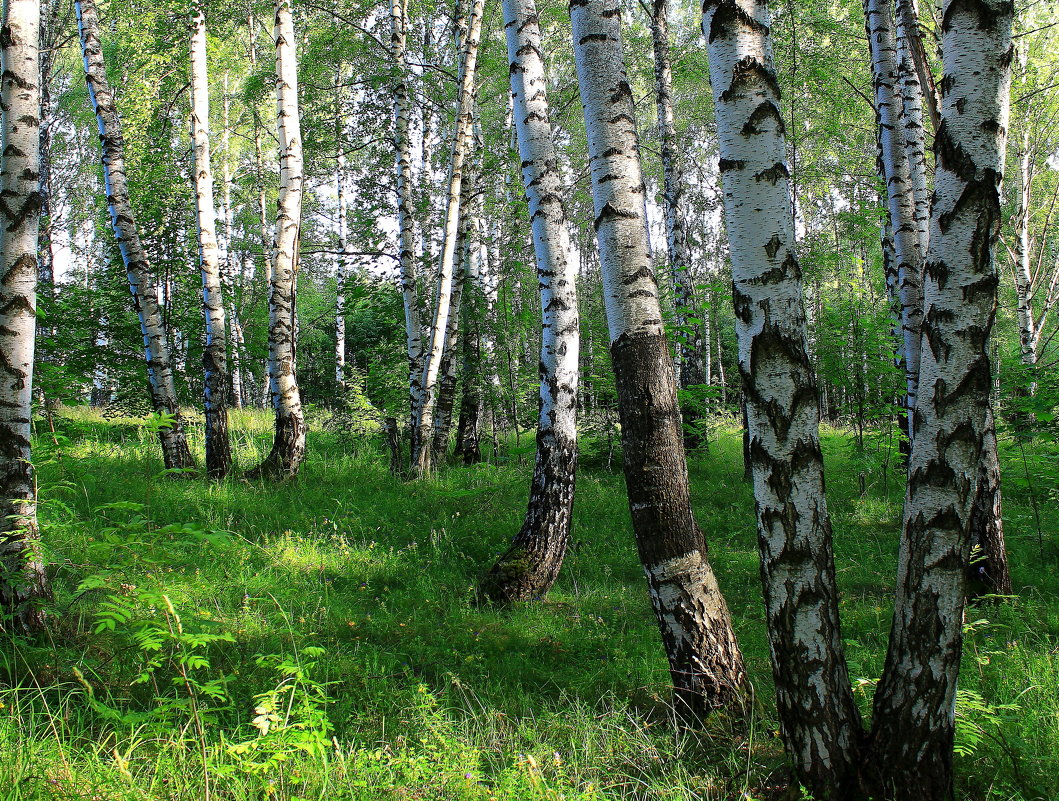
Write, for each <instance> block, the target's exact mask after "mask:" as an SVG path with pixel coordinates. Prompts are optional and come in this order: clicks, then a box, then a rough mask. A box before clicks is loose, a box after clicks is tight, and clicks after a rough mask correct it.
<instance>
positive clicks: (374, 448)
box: [0, 409, 1059, 801]
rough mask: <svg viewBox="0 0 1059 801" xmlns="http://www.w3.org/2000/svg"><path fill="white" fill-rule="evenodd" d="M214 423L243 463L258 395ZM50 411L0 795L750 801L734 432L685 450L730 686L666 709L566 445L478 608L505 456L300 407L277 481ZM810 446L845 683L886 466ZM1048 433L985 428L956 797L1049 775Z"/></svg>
mask: <svg viewBox="0 0 1059 801" xmlns="http://www.w3.org/2000/svg"><path fill="white" fill-rule="evenodd" d="M232 422H233V432H234V441H235V442H236V443H237V451H238V459H239V461H240V463H241V464H242V466H244V467H249V466H252V465H253V464H254V463H255V461H256V459H257V458H259V457H260V456H261V455H262V453H263V452H264V451H265V450H266V448H267V445H268V437H269V425H270V420H269V418H268V417H267V416H265V415H263V414H260V413H245V412H244V413H236V414H234V415H233V421H232ZM56 425H57V432H58V435H59V436H58V443H59V444H58V447H56V445H55V443H54V442H52V439H51V436H50V434H49V433H48V431H47V428H46V426H44V425H43V424H39V429H40V430H39V431H38V440H37V445H38V458H39V459H41V460H42V462H43V463H42V464H41V466H40V469H39V480H40V488H41V489H40V494H41V509H40V515H41V522H42V527H43V531H44V540H45V545H46V548H47V552H48V555H49V558H50V559H51V560H52V561H53V562H54V563H55V565H56V569H55V577H54V581H55V585H56V589H57V602H56V603H57V608H58V614H57V615H56V617H55V619H54V622H53V629H52V630H51V631H50V632H49V633H48V634H47V636H45V637H43V638H40V639H36V640H26V639H14V640H11V639H5V640H4V645H3V647H2V657H0V688H4V689H0V704H2V705H3V707H2V708H0V799H4V800H5V801H6V800H8V799H10V801H15V800H16V799H17V800H18V801H23V800H25V799H59V798H63V799H66V798H69V799H74V798H76V799H97V798H98V799H202V798H203V797H204V796H205V791H206V785H207V783H208V785H209V793H210V797H211V798H217V799H267V798H277V799H296V798H304V799H309V798H313V799H328V800H330V799H482V800H483V801H485V800H486V799H490V798H496V799H535V798H539V799H603V798H606V799H619V798H620V799H634V798H635V799H688V800H689V801H690V799H734V798H741V797H748V798H749V797H756V798H764V797H767V796H768V792H769V789H768V788H769V787H771V786H774V785H776V784H778V783H781V782H782V768H783V755H782V750H781V748H780V745H779V741H778V739H777V736H776V726H777V724H776V722H775V711H774V704H773V700H772V690H771V674H770V668H769V665H768V649H767V644H766V641H765V631H764V623H763V610H762V605H761V600H760V585H759V578H758V566H757V553H756V543H755V533H754V521H753V499H752V495H751V492H750V488H749V487H748V486H746V485H744V484H743V483H742V481H741V474H742V466H741V462H740V450H739V446H740V443H739V439H738V434H737V432H735V431H733V430H722V431H721V432H720V434H719V437H718V439H717V440H716V441H715V442H714V443H713V446H712V448H711V450H710V452H709V453H708V454H704V455H697V456H695V457H694V458H693V460H692V463H691V465H690V475H691V483H692V495H693V500H694V504H695V510H696V514H697V516H698V519H699V522H700V523H701V525H702V526H703V528H704V530H705V531H706V535H707V539H708V542H709V543H710V548H711V558H712V561H713V563H714V565H715V568H716V570H717V572H718V574H719V577H720V580H721V585H722V589H723V590H724V592H725V593H726V597H727V599H728V603H729V606H730V608H731V610H732V613H733V615H734V618H735V625H736V629H737V632H738V635H739V637H740V642H741V644H742V647H743V650H744V654H745V656H746V659H747V663H748V668H749V671H750V675H751V682H752V685H753V691H754V703H753V705H752V709H751V710H750V714H749V715H748V716H747V717H745V718H734V717H730V716H728V715H725V714H718V715H716V716H715V717H714V718H713V719H712V720H710V721H709V722H708V724H707V725H706V727H705V729H704V730H703V731H701V732H696V733H693V734H683V735H678V734H677V733H676V732H675V731H674V728H673V726H672V724H671V719H670V709H669V706H668V690H667V685H668V675H667V670H666V665H665V659H664V655H663V653H662V649H661V645H660V641H659V637H658V633H657V629H656V627H655V622H654V619H653V616H652V613H651V610H650V606H649V603H648V600H647V594H646V591H645V586H644V580H643V575H642V572H641V569H640V567H639V564H638V562H637V559H636V553H635V546H634V541H633V536H632V531H631V528H630V524H629V518H628V510H627V506H626V500H625V496H624V487H623V481H622V478H621V475H620V473H611V472H608V471H606V470H605V469H603V468H602V466H600V465H593V464H591V463H590V464H586V466H585V467H584V469H583V470H582V472H581V474H580V475H579V477H578V494H577V501H576V505H575V519H574V530H573V538H572V539H573V546H572V548H571V551H570V553H569V555H568V557H567V560H566V563H565V565H564V567H563V573H562V576H561V577H560V579H559V582H558V584H557V585H556V587H555V588H554V589H553V591H552V592H551V593H550V594H549V596H548V598H547V600H545V601H544V602H542V603H535V604H526V605H521V606H518V607H517V608H514V609H511V610H508V611H498V610H495V609H491V608H481V607H478V606H476V605H475V603H474V592H473V588H474V585H475V582H476V580H477V578H478V576H479V575H480V574H481V573H482V572H483V571H484V570H485V569H486V568H488V566H489V565H490V564H491V561H492V559H493V558H495V556H496V555H497V554H499V553H500V552H501V551H502V550H503V548H504V547H505V545H506V543H507V541H508V539H509V538H510V537H511V535H512V534H513V533H514V532H515V531H516V530H517V528H518V526H519V525H520V523H521V518H522V514H523V511H524V507H525V502H526V493H527V487H528V481H529V474H530V465H529V464H528V463H524V464H504V465H501V466H495V465H480V466H477V467H473V468H464V467H452V468H449V469H446V470H443V471H442V472H441V473H440V474H439V475H438V476H437V477H436V478H434V479H431V480H430V481H426V482H421V483H404V482H402V481H400V480H398V479H396V478H394V477H392V476H391V475H389V473H388V472H387V467H386V465H387V459H386V458H385V457H384V455H383V454H382V453H381V451H380V450H379V447H380V446H379V444H378V443H376V442H373V441H370V440H357V439H354V438H352V437H351V436H349V435H344V434H341V433H334V432H331V433H329V432H327V431H326V430H323V429H321V427H320V426H317V427H316V428H315V429H314V430H313V432H312V433H311V434H310V442H309V457H308V459H307V461H306V464H305V466H304V468H303V470H302V474H301V476H300V478H299V479H298V480H297V481H295V482H289V483H283V484H266V483H249V482H246V481H243V480H241V479H232V480H229V481H226V482H223V483H219V484H208V483H206V482H205V481H203V480H190V481H180V480H167V479H162V478H159V477H158V473H159V471H160V462H159V458H158V451H157V444H156V442H155V440H154V437H153V436H152V435H150V434H149V433H147V432H146V431H145V430H144V429H143V428H142V426H140V425H139V424H138V423H137V422H136V421H130V420H115V421H105V420H102V419H101V418H99V417H97V416H96V415H94V414H93V413H91V412H88V411H87V410H81V409H72V410H65V411H64V412H63V413H62V416H61V417H60V418H59V419H58V420H57V423H56ZM824 445H825V454H826V460H827V467H828V481H829V483H828V492H829V504H830V508H831V511H832V514H833V517H834V528H835V551H836V559H837V566H838V573H839V581H840V586H841V590H842V604H843V608H842V614H843V625H844V633H845V636H846V640H847V644H848V649H849V651H848V656H849V660H850V665H851V671H852V674H853V676H854V677H856V678H857V679H858V681H859V682H860V688H861V689H860V692H859V697H860V698H861V700H862V702H863V703H864V705H865V709H867V705H868V701H869V694H870V688H871V681H872V680H874V679H875V678H877V677H878V675H879V673H880V670H881V664H882V658H883V655H884V651H885V647H886V637H887V633H888V630H889V623H890V612H891V604H892V601H891V598H892V585H893V576H894V572H895V557H896V550H897V532H898V518H899V514H900V506H901V492H902V491H903V487H902V486H901V481H900V476H899V475H898V473H897V472H896V471H895V470H893V468H892V465H891V470H890V472H889V473H888V474H885V475H884V473H883V472H882V468H881V467H880V466H878V464H877V462H878V461H879V460H878V459H877V458H868V457H863V456H857V455H856V454H855V453H854V452H853V450H852V448H851V447H850V445H849V443H848V439H847V438H846V437H845V436H844V435H843V434H842V433H841V432H836V431H828V432H826V433H825V441H824ZM1054 457H1055V454H1054V453H1052V452H1051V451H1049V450H1048V448H1046V447H1044V446H1035V448H1034V449H1033V450H1032V451H1031V452H1030V453H1029V454H1028V456H1027V461H1026V465H1025V469H1024V465H1023V462H1022V455H1021V453H1020V452H1019V451H1018V450H1017V449H1013V448H1011V447H1008V448H1006V449H1005V453H1004V462H1005V468H1006V472H1005V480H1006V481H1007V484H1006V485H1005V488H1006V497H1005V518H1006V523H1007V536H1008V540H1009V547H1010V550H1011V559H1012V566H1013V573H1014V578H1015V583H1016V586H1017V593H1018V596H1017V597H1016V598H1015V599H1014V600H1012V601H1010V602H1008V603H1006V604H1003V605H1000V606H986V607H983V608H981V609H977V610H973V611H972V614H971V615H969V618H968V619H969V620H987V621H988V622H980V623H978V624H977V625H975V626H974V627H973V629H972V631H971V632H970V634H969V637H968V641H967V649H966V660H965V665H964V673H963V679H962V683H961V687H962V689H963V691H964V694H963V695H962V700H961V704H960V709H959V714H960V720H961V726H960V735H959V742H958V746H959V749H960V752H961V754H960V756H959V757H958V773H959V780H958V781H959V785H958V791H957V795H958V797H959V798H961V799H987V798H988V799H1021V801H1030V800H1031V799H1045V800H1046V801H1051V799H1055V798H1059V778H1057V777H1059V653H1057V652H1059V648H1057V646H1059V601H1057V600H1056V599H1057V595H1059V593H1057V590H1059V577H1057V571H1056V561H1057V560H1056V556H1057V554H1056V535H1055V532H1056V531H1057V523H1059V514H1057V512H1056V509H1055V507H1056V504H1055V498H1054V497H1050V496H1049V490H1053V491H1054V487H1055V481H1054V476H1055V471H1054V470H1053V468H1052V465H1054V464H1055V459H1054ZM200 458H201V453H200ZM586 461H589V462H590V461H591V460H586ZM872 465H874V466H873V467H871V469H869V466H872ZM862 471H863V472H864V473H865V481H866V484H867V489H868V492H867V495H866V496H865V497H863V498H861V497H860V493H859V490H858V481H857V476H858V474H859V473H861V472H862ZM1025 473H1028V474H1029V476H1030V478H1031V480H1030V481H1026V480H1025V479H1023V480H1018V479H1017V477H1018V476H1020V475H1024V474H1025ZM1009 475H1010V476H1011V477H1010V478H1009ZM1042 476H1043V477H1045V478H1047V477H1048V476H1052V478H1051V480H1050V481H1045V480H1044V478H1042ZM1034 482H1036V484H1037V486H1034V485H1033V484H1034ZM1031 489H1032V490H1033V491H1034V492H1035V493H1036V495H1037V497H1038V500H1039V504H1038V507H1039V509H1038V513H1039V515H1040V518H1041V531H1042V538H1039V537H1038V533H1037V526H1036V519H1037V514H1035V513H1034V510H1033V507H1032V504H1031V503H1030V491H1031ZM213 532H225V533H227V536H222V537H216V536H214V535H213ZM1040 539H1042V540H1043V544H1042V541H1039V540H1040ZM167 604H171V605H172V609H170V608H169V607H168V606H167ZM108 615H109V618H108ZM108 619H109V621H110V622H111V623H112V624H113V627H112V628H109V627H106V621H107V620H108ZM317 648H320V649H323V651H322V652H319V651H317V650H316V649H317ZM138 679H139V680H138ZM861 680H863V681H861ZM255 708H256V711H255ZM269 714H272V715H274V717H275V719H274V720H268V719H267V716H268V715H269ZM255 719H257V725H256V726H255ZM266 724H267V725H268V731H267V733H263V732H262V728H263V727H264V726H265V725H266ZM743 793H747V794H748V795H747V796H743V795H742V794H743Z"/></svg>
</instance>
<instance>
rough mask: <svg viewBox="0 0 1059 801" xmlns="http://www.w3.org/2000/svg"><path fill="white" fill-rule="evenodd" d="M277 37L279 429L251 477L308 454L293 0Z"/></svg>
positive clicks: (281, 471)
mask: <svg viewBox="0 0 1059 801" xmlns="http://www.w3.org/2000/svg"><path fill="white" fill-rule="evenodd" d="M275 40H276V127H277V131H278V134H279V147H280V151H279V160H280V174H279V201H278V203H277V209H276V234H275V243H274V245H273V248H272V275H271V279H272V280H271V283H270V285H269V294H268V318H269V330H268V377H269V385H270V388H271V391H272V406H273V408H274V409H275V410H276V433H275V439H274V440H273V443H272V450H271V452H270V453H269V455H268V456H267V457H266V458H265V461H264V462H262V463H261V464H260V465H259V466H258V467H257V468H255V469H254V470H253V471H252V472H251V474H250V475H251V476H254V477H257V476H266V477H273V478H292V477H294V476H296V475H297V474H298V468H300V467H301V463H302V459H304V458H305V414H304V412H303V411H302V402H301V393H300V392H299V391H298V381H297V377H296V375H295V353H294V347H295V334H296V332H295V325H296V319H295V290H296V288H297V284H298V264H299V253H298V248H299V239H300V232H301V215H302V181H303V175H302V170H303V166H304V164H303V159H302V138H301V124H300V121H299V118H298V62H297V56H296V53H295V46H296V43H297V40H296V39H295V38H294V20H293V18H292V15H291V6H290V0H276V24H275Z"/></svg>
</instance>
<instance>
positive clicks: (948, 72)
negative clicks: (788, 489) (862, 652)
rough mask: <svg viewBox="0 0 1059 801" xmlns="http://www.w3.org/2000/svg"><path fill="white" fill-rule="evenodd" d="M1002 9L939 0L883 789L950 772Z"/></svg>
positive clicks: (1003, 104)
mask: <svg viewBox="0 0 1059 801" xmlns="http://www.w3.org/2000/svg"><path fill="white" fill-rule="evenodd" d="M1012 15H1013V6H1012V4H1011V3H1009V2H1006V1H1005V0H999V1H998V0H980V1H979V2H976V3H969V2H966V0H947V2H946V3H945V5H944V7H943V9H942V16H941V33H942V53H943V60H942V70H943V75H944V78H943V80H942V82H941V125H940V126H939V128H938V130H937V132H936V141H935V154H936V157H937V166H936V170H935V178H934V201H933V207H932V210H931V223H930V246H929V251H928V255H927V263H926V273H925V274H926V281H925V285H924V297H925V314H924V319H923V363H922V368H921V372H920V395H919V403H918V404H917V406H916V416H915V433H914V436H913V440H912V455H911V459H910V463H909V478H908V489H907V493H906V496H905V513H904V536H903V538H902V544H901V553H900V557H899V563H898V577H897V597H896V601H895V611H894V620H893V628H892V630H891V636H890V646H889V650H888V652H887V657H886V665H885V668H884V671H883V676H882V680H881V681H880V683H879V687H878V690H877V691H876V694H875V703H874V716H873V721H874V725H873V730H872V741H873V744H874V746H875V751H876V754H875V756H876V759H875V760H874V763H875V765H876V767H877V768H878V770H879V774H880V776H881V779H880V784H881V785H882V788H883V790H882V792H884V793H885V797H887V798H894V799H897V798H900V799H910V800H911V801H915V799H920V798H922V799H940V798H943V797H946V796H947V794H948V792H949V791H950V787H951V784H952V745H953V737H954V727H955V721H954V712H955V702H956V681H957V677H958V676H959V670H960V653H961V650H962V645H963V623H964V620H963V612H964V598H965V592H966V580H967V570H966V565H967V562H968V557H969V553H970V548H971V538H970V526H971V516H972V512H973V507H974V504H975V498H976V494H977V493H976V490H977V487H978V478H979V475H980V469H981V467H980V465H981V462H982V452H983V448H984V442H985V440H986V438H987V425H988V422H989V416H990V409H989V392H990V387H991V374H990V367H989V349H988V342H989V334H990V331H991V329H992V326H993V320H994V316H995V311H996V302H997V274H996V269H995V264H994V261H993V250H994V244H995V242H996V238H997V234H998V230H999V224H1000V182H1001V175H1002V169H1003V163H1004V147H1005V144H1006V142H1005V137H1006V132H1007V126H1008V90H1009V83H1010V76H1011V57H1012V53H1011V25H1012Z"/></svg>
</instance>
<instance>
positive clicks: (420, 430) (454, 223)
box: [412, 0, 484, 477]
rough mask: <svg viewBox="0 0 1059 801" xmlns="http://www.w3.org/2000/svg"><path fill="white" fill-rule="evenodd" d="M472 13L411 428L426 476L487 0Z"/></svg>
mask: <svg viewBox="0 0 1059 801" xmlns="http://www.w3.org/2000/svg"><path fill="white" fill-rule="evenodd" d="M466 2H467V4H468V6H469V8H470V13H469V15H468V17H467V20H466V23H464V24H465V25H466V32H465V33H464V34H463V36H462V39H461V45H462V47H461V50H462V53H461V63H460V71H459V90H458V91H459V94H458V107H457V112H456V130H455V131H454V133H453V139H452V158H451V161H450V162H449V180H448V198H447V201H446V209H445V228H444V230H445V235H444V240H443V243H442V247H441V261H440V264H439V265H438V292H437V305H436V307H435V309H434V321H433V323H432V325H431V326H430V337H429V344H428V346H427V348H426V350H425V351H424V359H423V373H422V375H423V387H422V393H421V397H420V402H419V405H418V408H417V409H416V419H415V425H414V426H413V429H412V470H413V472H414V473H415V475H417V476H419V477H423V476H426V475H429V474H430V472H431V470H432V463H431V455H432V451H433V447H432V445H433V431H434V400H435V394H436V389H437V380H438V374H439V371H440V368H441V357H442V355H443V353H444V350H445V333H446V330H447V328H448V324H449V313H450V310H451V305H452V282H453V273H454V269H453V268H454V266H455V262H456V240H457V233H458V228H459V220H460V195H461V189H462V186H463V164H464V160H465V158H466V155H467V150H468V142H469V141H470V137H471V127H472V124H473V113H474V81H475V75H476V73H477V64H478V44H479V41H480V39H481V35H482V13H483V7H484V2H483V0H466Z"/></svg>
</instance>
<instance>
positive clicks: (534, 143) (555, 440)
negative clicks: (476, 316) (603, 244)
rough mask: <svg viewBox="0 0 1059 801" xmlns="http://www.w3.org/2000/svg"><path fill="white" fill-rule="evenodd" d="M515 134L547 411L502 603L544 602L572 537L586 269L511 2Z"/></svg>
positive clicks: (536, 71) (500, 589) (537, 76)
mask: <svg viewBox="0 0 1059 801" xmlns="http://www.w3.org/2000/svg"><path fill="white" fill-rule="evenodd" d="M504 30H505V31H506V34H507V54H508V60H509V61H510V63H511V68H510V73H511V95H512V97H513V98H514V112H513V114H514V122H515V134H516V136H517V137H518V149H519V158H520V159H521V162H522V182H523V185H524V187H525V189H526V197H527V199H528V200H529V214H530V225H531V229H532V236H533V250H534V254H535V256H536V261H537V280H538V282H539V284H540V295H541V355H540V413H539V416H538V418H537V459H536V463H535V466H534V470H533V483H532V484H531V485H530V497H529V506H528V508H527V510H526V517H525V520H524V521H523V523H522V528H521V529H519V531H518V533H517V534H516V535H515V539H514V541H513V542H512V543H511V547H509V548H508V550H507V551H506V552H505V553H504V554H503V556H501V557H500V559H498V560H497V562H496V564H495V565H493V567H492V569H491V570H490V571H489V573H488V574H487V575H486V577H485V579H484V580H483V582H482V591H483V592H484V593H485V594H486V595H487V596H488V597H489V598H491V599H493V600H494V601H501V602H510V601H525V600H529V599H531V598H541V597H542V596H544V594H545V593H547V592H548V590H549V589H550V588H551V586H552V584H554V583H555V579H556V578H557V577H558V575H559V569H560V568H561V567H562V564H563V558H564V557H565V556H566V548H567V544H568V543H569V541H570V518H571V512H572V510H573V505H574V480H575V476H576V474H577V382H578V356H579V353H580V344H581V339H580V336H581V335H580V330H579V326H580V321H579V319H578V312H577V263H576V261H575V260H574V259H573V258H571V252H570V233H569V230H568V228H567V221H566V209H565V206H564V204H563V196H564V195H565V194H566V189H565V187H564V186H563V185H562V180H561V177H560V175H559V165H558V163H557V161H556V155H555V146H554V144H553V142H552V127H551V123H550V122H549V112H548V95H547V86H548V80H547V76H546V73H545V69H544V56H543V53H542V52H541V32H540V26H539V23H538V20H537V8H536V4H535V3H534V0H504Z"/></svg>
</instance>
